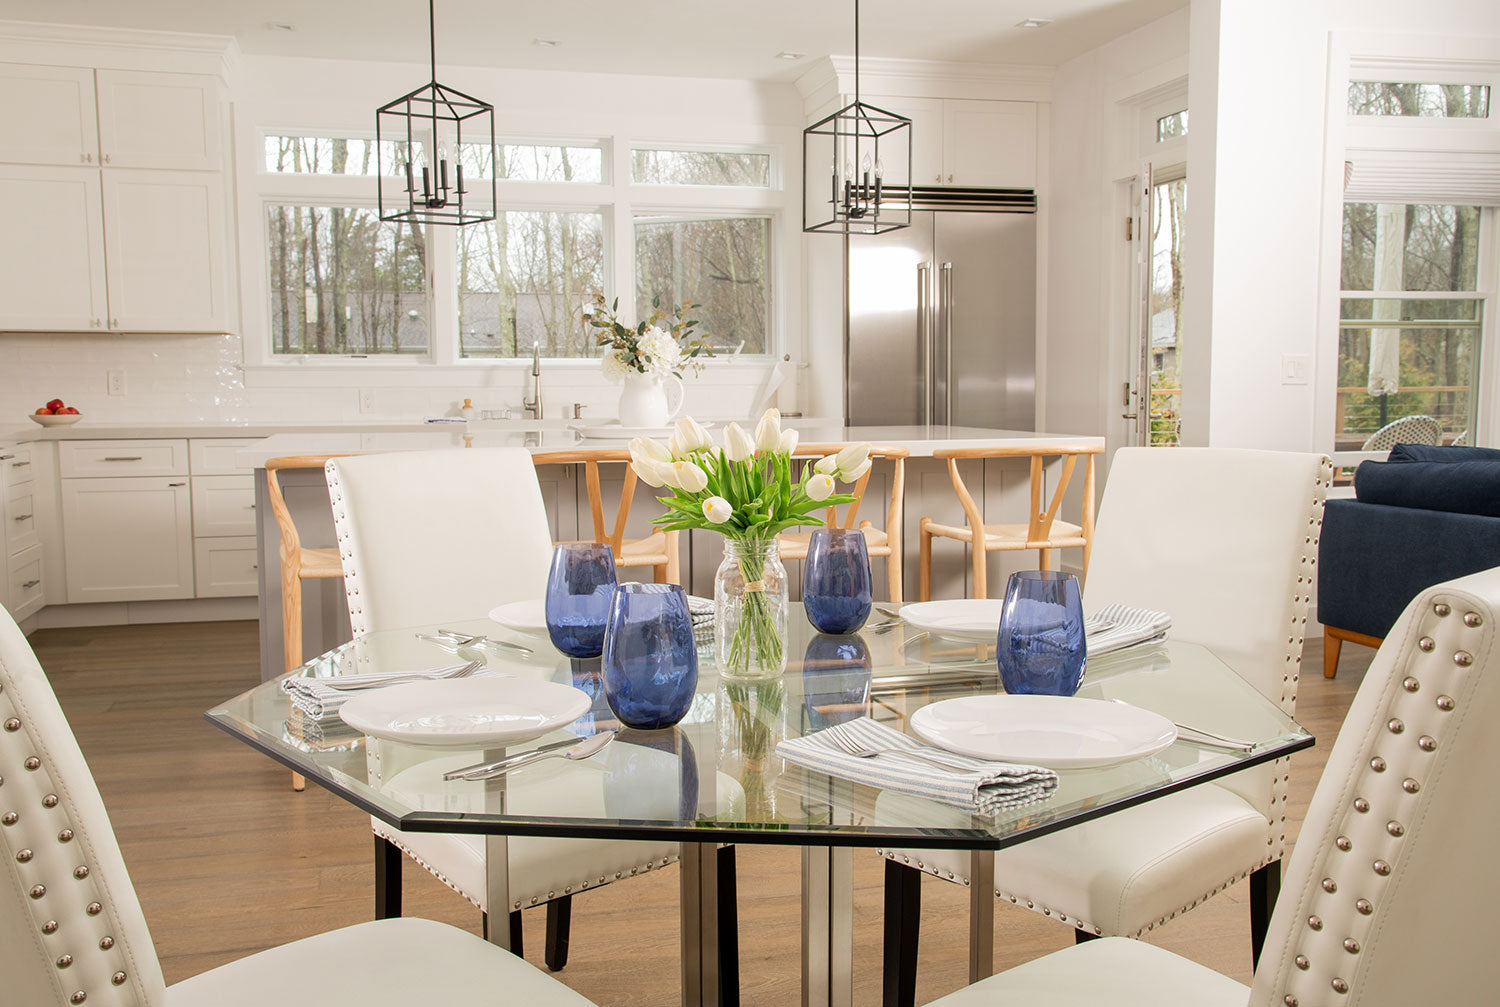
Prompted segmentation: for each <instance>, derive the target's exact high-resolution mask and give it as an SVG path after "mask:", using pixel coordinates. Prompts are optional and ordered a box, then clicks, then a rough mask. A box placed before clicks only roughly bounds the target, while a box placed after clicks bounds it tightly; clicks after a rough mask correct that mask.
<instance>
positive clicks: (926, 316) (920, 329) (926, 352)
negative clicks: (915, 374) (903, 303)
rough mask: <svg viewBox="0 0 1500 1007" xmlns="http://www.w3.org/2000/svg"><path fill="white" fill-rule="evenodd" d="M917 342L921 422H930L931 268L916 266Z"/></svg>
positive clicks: (931, 359) (931, 371)
mask: <svg viewBox="0 0 1500 1007" xmlns="http://www.w3.org/2000/svg"><path fill="white" fill-rule="evenodd" d="M917 342H918V343H919V344H920V345H921V347H922V421H923V422H924V423H929V424H930V423H931V422H932V375H933V371H934V369H935V368H934V367H933V355H932V353H933V348H934V347H933V345H932V267H931V266H930V265H928V264H927V263H925V262H922V263H918V264H917Z"/></svg>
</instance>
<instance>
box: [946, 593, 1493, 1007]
mask: <svg viewBox="0 0 1500 1007" xmlns="http://www.w3.org/2000/svg"><path fill="white" fill-rule="evenodd" d="M1497 620H1500V568H1497V569H1493V570H1486V571H1483V572H1482V573H1476V574H1471V575H1470V576H1468V577H1463V578H1460V579H1458V580H1453V581H1449V582H1448V583H1446V584H1439V585H1437V586H1436V587H1432V588H1429V589H1427V590H1426V591H1424V592H1422V594H1420V595H1419V596H1418V597H1417V598H1416V599H1415V600H1414V601H1412V603H1411V604H1410V605H1408V606H1407V608H1406V611H1405V612H1404V613H1403V614H1402V616H1401V618H1400V620H1398V621H1397V623H1396V626H1395V628H1393V629H1392V630H1391V633H1390V635H1389V636H1387V637H1386V639H1385V642H1384V643H1383V644H1382V645H1381V647H1380V651H1379V653H1378V654H1376V656H1375V662H1374V663H1373V664H1372V665H1371V666H1370V669H1369V671H1367V672H1365V679H1364V681H1363V682H1362V683H1361V684H1360V687H1359V692H1358V693H1357V694H1356V695H1355V697H1354V703H1353V705H1352V706H1351V707H1350V709H1349V714H1348V716H1347V717H1346V718H1345V720H1344V726H1343V728H1342V729H1341V730H1340V731H1339V734H1338V740H1337V741H1335V742H1334V745H1333V751H1332V753H1331V754H1330V755H1329V758H1328V765H1327V766H1326V767H1325V768H1324V770H1323V777H1322V779H1321V780H1320V781H1319V782H1318V787H1317V790H1316V791H1315V792H1314V794H1313V799H1312V805H1311V806H1310V807H1309V808H1308V812H1307V818H1306V820H1305V821H1304V822H1303V825H1302V832H1301V835H1300V837H1299V838H1298V840H1297V846H1296V849H1295V850H1294V851H1293V852H1292V856H1291V860H1290V862H1289V864H1288V867H1287V878H1286V889H1285V891H1284V892H1283V893H1282V896H1281V899H1280V901H1279V902H1278V903H1277V906H1276V911H1275V913H1274V914H1273V915H1272V918H1271V922H1270V931H1269V933H1268V934H1267V937H1266V944H1265V948H1264V950H1263V951H1262V953H1261V957H1260V963H1259V965H1258V967H1257V968H1256V970H1255V976H1254V979H1253V980H1252V983H1251V985H1250V987H1249V988H1246V987H1245V986H1243V985H1241V984H1240V983H1237V982H1234V981H1233V980H1231V979H1228V978H1226V977H1224V976H1222V975H1220V974H1218V973H1217V972H1213V971H1211V970H1210V969H1207V968H1204V967H1203V966H1201V965H1198V964H1195V963H1193V962H1190V961H1188V960H1186V959H1184V958H1179V957H1178V956H1177V955H1174V954H1172V953H1171V952H1168V951H1164V950H1162V949H1160V948H1158V947H1154V946H1153V945H1150V944H1147V943H1145V942H1144V941H1126V940H1103V941H1092V942H1089V943H1088V944H1085V945H1084V946H1082V947H1073V948H1068V949H1066V950H1064V951H1059V952H1056V953H1055V954H1051V955H1048V956H1046V957H1044V958H1040V959H1037V960H1036V961H1032V962H1028V963H1027V964H1025V965H1022V966H1020V967H1018V968H1014V969H1011V970H1009V971H1007V972H1004V973H1002V974H1000V975H997V976H995V977H993V978H991V979H987V980H985V981H983V982H980V983H978V984H976V985H974V986H970V987H969V988H967V989H965V990H960V991H959V992H957V993H955V994H953V995H951V996H947V997H943V998H942V999H940V1000H938V1001H936V1003H935V1004H934V1005H933V1007H939V1005H940V1007H1021V1005H1025V1007H1062V1005H1077V1007H1095V1005H1098V1004H1112V1005H1118V1007H1148V1005H1149V1007H1156V1005H1158V1004H1193V1005H1195V1007H1245V1005H1247V1004H1250V1005H1253V1007H1315V1005H1323V1004H1338V1005H1348V1007H1410V1005H1412V1004H1481V1003H1493V1002H1494V1000H1495V995H1496V994H1495V991H1496V990H1497V989H1500V957H1497V956H1496V955H1495V954H1494V949H1493V947H1492V946H1491V942H1490V939H1489V937H1490V935H1489V930H1488V927H1486V926H1485V925H1484V924H1483V922H1482V921H1483V920H1486V919H1488V918H1489V916H1490V914H1491V913H1493V912H1494V906H1495V898H1496V893H1497V888H1500V885H1497V883H1496V881H1495V868H1494V837H1495V835H1496V834H1497V833H1500V802H1497V801H1495V800H1494V799H1493V797H1492V795H1491V794H1490V792H1489V791H1490V779H1491V773H1492V772H1493V767H1494V766H1495V765H1496V763H1497V762H1500V732H1497V731H1496V730H1495V729H1494V725H1495V723H1496V722H1497V721H1500V649H1497V647H1496V640H1495V636H1496V621H1497Z"/></svg>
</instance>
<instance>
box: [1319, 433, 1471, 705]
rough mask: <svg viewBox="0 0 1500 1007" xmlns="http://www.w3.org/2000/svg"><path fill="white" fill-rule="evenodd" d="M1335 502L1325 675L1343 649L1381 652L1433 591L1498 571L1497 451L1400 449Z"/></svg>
mask: <svg viewBox="0 0 1500 1007" xmlns="http://www.w3.org/2000/svg"><path fill="white" fill-rule="evenodd" d="M1354 493H1355V499H1353V500H1347V499H1345V500H1329V501H1328V504H1327V506H1326V507H1325V509H1324V511H1323V530H1322V537H1321V540H1320V542H1319V545H1318V621H1319V622H1321V623H1322V624H1323V642H1324V651H1323V674H1324V675H1325V676H1326V677H1328V678H1332V677H1333V676H1334V673H1335V672H1336V671H1337V670H1338V660H1339V649H1340V647H1341V646H1342V644H1343V642H1344V641H1345V640H1349V641H1351V642H1354V643H1360V644H1364V645H1365V646H1369V647H1378V646H1379V645H1380V641H1381V640H1382V639H1383V638H1384V637H1385V635H1386V633H1388V632H1389V631H1390V628H1391V626H1392V625H1394V624H1395V622H1396V618H1397V617H1398V616H1399V615H1400V614H1401V611H1402V609H1404V608H1405V607H1406V605H1407V603H1408V602H1410V601H1411V600H1412V599H1413V598H1415V597H1416V596H1417V595H1418V594H1419V593H1421V592H1422V591H1423V590H1425V589H1426V588H1428V587H1431V586H1432V585H1434V584H1438V583H1441V582H1442V581H1445V580H1452V579H1453V578H1455V577H1462V576H1464V575H1465V574H1470V573H1476V572H1478V571H1480V570H1487V569H1489V568H1490V567H1495V566H1500V451H1497V450H1493V449H1490V448H1469V447H1429V446H1426V445H1417V444H1398V445H1396V446H1395V447H1394V448H1393V449H1392V450H1391V454H1390V460H1389V461H1384V462H1365V463H1363V464H1362V465H1360V466H1359V468H1358V469H1357V470H1356V471H1355V473H1354Z"/></svg>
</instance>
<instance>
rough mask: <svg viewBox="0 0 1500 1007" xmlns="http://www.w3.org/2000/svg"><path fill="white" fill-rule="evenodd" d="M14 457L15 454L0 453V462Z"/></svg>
mask: <svg viewBox="0 0 1500 1007" xmlns="http://www.w3.org/2000/svg"><path fill="white" fill-rule="evenodd" d="M14 457H15V455H0V462H8V461H10V460H11V459H12V458H14Z"/></svg>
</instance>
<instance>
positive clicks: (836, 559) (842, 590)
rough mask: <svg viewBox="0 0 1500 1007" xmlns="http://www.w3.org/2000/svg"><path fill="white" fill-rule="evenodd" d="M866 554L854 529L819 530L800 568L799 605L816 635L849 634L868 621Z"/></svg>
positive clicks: (867, 556)
mask: <svg viewBox="0 0 1500 1007" xmlns="http://www.w3.org/2000/svg"><path fill="white" fill-rule="evenodd" d="M872 579H873V578H872V577H871V576H870V551H869V549H868V548H867V547H866V545H865V533H864V532H862V531H860V530H859V529H858V528H819V529H818V530H817V531H815V532H813V533H812V538H811V539H810V540H809V541H808V543H807V560H806V561H805V562H804V563H803V564H802V605H803V608H804V609H805V610H806V612H807V621H808V622H810V623H812V624H813V626H814V627H815V628H816V629H817V630H818V631H819V632H820V633H829V634H832V635H835V636H837V635H841V634H844V633H852V632H854V631H855V630H857V629H859V627H861V626H863V625H864V624H865V620H866V619H868V618H869V617H870V601H871V599H872V597H873V596H872V594H871V587H870V585H871V581H872Z"/></svg>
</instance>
